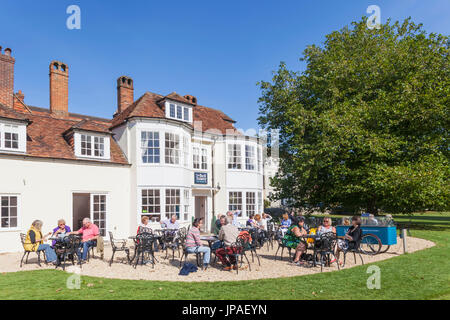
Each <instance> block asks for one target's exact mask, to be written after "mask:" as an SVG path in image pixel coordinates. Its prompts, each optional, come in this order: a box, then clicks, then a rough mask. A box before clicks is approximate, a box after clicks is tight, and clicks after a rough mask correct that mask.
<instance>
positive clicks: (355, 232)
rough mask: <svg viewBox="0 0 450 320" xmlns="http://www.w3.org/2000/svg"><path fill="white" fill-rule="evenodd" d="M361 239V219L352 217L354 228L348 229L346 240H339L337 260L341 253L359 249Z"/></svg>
mask: <svg viewBox="0 0 450 320" xmlns="http://www.w3.org/2000/svg"><path fill="white" fill-rule="evenodd" d="M361 237H362V230H361V218H360V217H358V216H354V217H352V226H351V227H350V228H348V230H347V232H346V233H345V236H344V239H339V240H338V245H337V250H336V258H337V259H339V253H340V252H341V251H347V250H354V249H356V248H358V245H359V242H360V241H361ZM332 262H333V261H332ZM340 264H341V265H342V262H340Z"/></svg>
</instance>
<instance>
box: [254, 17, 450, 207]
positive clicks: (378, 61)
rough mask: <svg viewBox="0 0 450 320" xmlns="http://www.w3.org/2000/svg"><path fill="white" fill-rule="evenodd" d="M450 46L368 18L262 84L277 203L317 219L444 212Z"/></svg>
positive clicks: (415, 28) (419, 31)
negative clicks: (318, 212)
mask: <svg viewBox="0 0 450 320" xmlns="http://www.w3.org/2000/svg"><path fill="white" fill-rule="evenodd" d="M449 51H450V44H449V40H448V37H446V36H443V35H440V34H434V33H431V34H427V33H426V32H425V31H424V30H423V28H422V26H421V25H415V24H414V23H413V22H411V20H410V19H407V20H405V21H404V22H403V23H399V22H395V23H391V22H390V21H388V22H387V23H386V24H384V25H382V26H381V28H380V29H373V30H369V29H368V28H367V26H366V18H363V19H362V20H361V21H359V22H353V23H352V27H351V28H349V27H345V28H343V29H342V30H340V31H335V32H332V33H331V34H329V35H327V36H326V41H325V43H324V45H323V47H318V46H315V45H312V46H309V47H307V48H306V50H305V51H304V55H303V57H302V58H301V60H302V61H305V62H306V70H305V71H304V72H294V71H290V70H288V69H287V67H286V65H285V64H284V63H281V65H280V67H279V69H278V71H277V72H276V73H274V76H273V79H272V82H261V83H259V85H260V87H261V90H262V96H261V98H260V114H261V116H260V118H259V122H260V124H261V125H262V126H263V127H265V128H268V129H280V156H281V158H282V161H281V163H280V172H279V174H278V175H277V176H276V177H275V178H274V179H273V181H272V184H273V186H274V187H275V188H276V190H277V197H278V198H279V199H283V198H289V199H293V200H294V203H293V205H295V206H303V207H308V206H309V207H311V206H315V205H317V204H321V208H322V209H328V208H333V207H337V206H344V207H346V208H350V209H352V210H354V211H355V212H356V211H359V210H367V211H370V212H373V213H377V212H378V211H379V210H382V211H389V212H399V213H408V212H413V211H416V210H425V209H434V210H446V209H449V207H450V189H449V175H450V167H449V150H450V149H449V132H448V128H449V116H448V115H449V114H450V113H449V106H450V64H449Z"/></svg>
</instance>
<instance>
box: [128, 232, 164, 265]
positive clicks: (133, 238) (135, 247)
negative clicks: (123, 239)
mask: <svg viewBox="0 0 450 320" xmlns="http://www.w3.org/2000/svg"><path fill="white" fill-rule="evenodd" d="M152 235H153V238H154V239H157V240H158V239H161V236H160V235H156V234H152ZM136 237H137V235H135V236H129V237H128V239H130V240H133V241H134V254H133V257H132V258H131V259H130V263H131V262H132V261H133V260H134V259H139V257H137V250H138V246H137V245H136ZM153 246H154V247H155V249H158V244H157V243H156V241H154V242H153ZM156 251H157V250H155V252H156ZM155 260H156V258H155ZM143 264H144V261H141V265H143Z"/></svg>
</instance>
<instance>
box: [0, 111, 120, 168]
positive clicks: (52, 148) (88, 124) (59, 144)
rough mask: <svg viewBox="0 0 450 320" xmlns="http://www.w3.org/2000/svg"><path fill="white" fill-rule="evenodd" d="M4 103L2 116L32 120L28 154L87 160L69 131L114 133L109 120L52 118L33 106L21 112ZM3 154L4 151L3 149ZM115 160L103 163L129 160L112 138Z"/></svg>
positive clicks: (112, 157) (28, 130)
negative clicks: (78, 152)
mask: <svg viewBox="0 0 450 320" xmlns="http://www.w3.org/2000/svg"><path fill="white" fill-rule="evenodd" d="M5 108H6V107H2V106H1V105H0V116H4V117H6V116H8V117H9V118H11V116H12V115H14V116H16V118H15V119H16V120H24V119H29V121H30V122H29V124H28V126H27V153H26V156H31V157H39V158H51V159H65V160H84V159H80V158H77V157H76V156H75V152H74V149H73V145H71V141H68V140H66V138H65V135H64V134H65V133H66V132H68V131H70V130H73V129H74V128H75V129H79V130H88V131H95V132H101V133H110V131H109V130H108V128H109V126H110V123H109V122H107V121H103V122H102V121H95V122H94V121H93V120H85V119H80V118H78V119H77V118H76V117H74V116H72V117H71V118H68V119H58V118H54V117H52V115H51V114H50V113H49V112H45V109H40V108H35V107H30V111H31V113H19V112H17V111H14V110H13V109H11V108H6V109H8V110H5ZM0 153H2V152H1V151H0ZM110 153H111V159H110V160H109V161H108V160H104V161H103V162H108V163H116V164H128V160H127V159H126V157H125V155H124V154H123V152H122V150H121V149H120V147H119V145H118V144H117V143H116V141H115V140H114V139H113V137H112V136H111V137H110Z"/></svg>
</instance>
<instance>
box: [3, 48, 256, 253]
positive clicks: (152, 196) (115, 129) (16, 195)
mask: <svg viewBox="0 0 450 320" xmlns="http://www.w3.org/2000/svg"><path fill="white" fill-rule="evenodd" d="M0 50H1V49H0ZM14 63H15V60H14V58H13V57H11V51H10V50H9V49H6V50H5V52H4V53H3V52H0V200H1V202H0V206H1V220H0V252H8V251H17V250H21V245H20V240H19V234H20V233H25V232H26V231H27V230H28V228H29V227H30V225H31V222H32V221H33V220H35V219H40V220H42V221H43V222H44V230H43V231H44V232H49V231H51V229H53V228H54V227H56V222H57V220H58V219H59V218H64V219H65V220H66V222H67V224H68V225H69V226H70V227H72V228H73V229H77V228H79V227H80V225H81V220H82V219H83V218H84V217H91V219H93V221H94V223H96V224H97V225H98V226H99V227H100V230H101V233H102V235H104V236H106V235H107V233H108V231H113V232H114V234H115V236H117V237H120V238H126V237H128V236H129V235H134V234H135V233H136V229H137V226H138V224H139V222H140V220H141V217H142V215H147V216H149V217H151V218H152V220H153V221H154V226H155V227H159V222H158V221H160V220H161V219H165V218H167V217H169V216H170V215H172V214H176V215H177V216H178V217H179V220H180V222H181V223H182V224H184V225H187V224H189V223H191V222H192V220H193V218H194V217H204V218H205V230H204V231H209V230H210V229H211V223H212V221H213V217H214V216H217V215H218V214H225V213H226V211H227V210H241V211H242V217H241V219H242V220H243V221H244V220H245V219H246V217H247V216H248V215H249V214H252V213H258V212H262V211H263V195H264V194H263V179H264V178H263V171H264V169H263V154H262V143H261V142H260V141H259V140H258V139H257V138H254V137H248V136H244V135H242V134H240V133H239V132H238V131H237V130H236V129H235V128H234V125H233V124H234V123H235V122H234V121H233V120H232V119H230V118H229V117H228V116H226V115H225V114H224V113H223V112H221V111H218V110H215V109H212V108H208V107H204V106H201V105H198V104H197V98H196V97H194V96H192V95H185V96H180V95H178V94H177V93H175V92H174V93H171V94H169V95H159V94H155V93H150V92H146V93H145V94H143V95H142V96H141V97H140V98H139V99H137V100H136V101H134V89H133V80H132V79H131V78H129V77H125V76H122V77H119V79H118V81H117V92H118V107H117V111H116V113H115V115H114V117H113V119H101V118H97V117H91V116H84V115H79V114H74V113H70V112H69V110H68V78H69V77H68V75H69V68H68V66H67V65H65V64H64V63H61V62H58V61H53V62H52V63H51V64H50V108H49V109H43V108H38V107H32V106H29V105H27V104H25V102H24V95H23V94H22V93H21V92H20V91H19V92H18V93H16V94H14ZM111 111H113V110H111Z"/></svg>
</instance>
